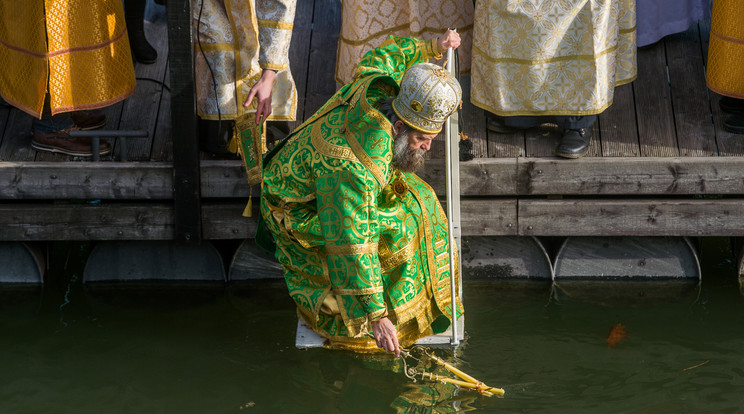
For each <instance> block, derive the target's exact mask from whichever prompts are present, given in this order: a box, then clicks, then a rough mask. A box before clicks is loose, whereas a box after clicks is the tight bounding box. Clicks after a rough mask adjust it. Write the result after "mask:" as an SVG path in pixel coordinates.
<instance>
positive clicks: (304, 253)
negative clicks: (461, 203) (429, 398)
mask: <svg viewBox="0 0 744 414" xmlns="http://www.w3.org/2000/svg"><path fill="white" fill-rule="evenodd" d="M459 43H460V38H459V36H458V35H457V34H456V33H454V32H451V31H448V32H446V33H445V34H443V35H442V36H441V37H440V39H439V40H437V39H433V41H427V42H423V41H419V40H416V39H409V38H401V37H392V36H391V38H390V39H388V40H387V41H385V42H384V43H383V44H382V45H381V46H379V47H378V48H376V49H373V50H372V51H370V52H368V53H367V54H366V55H365V56H364V58H363V59H362V61H361V62H360V63H359V67H358V70H357V75H358V76H357V77H356V80H355V81H354V82H352V83H349V84H346V85H345V86H343V87H342V88H341V89H340V90H339V91H338V92H337V93H336V94H335V95H334V96H333V97H331V99H330V100H329V101H328V102H327V103H326V104H325V105H324V106H323V107H321V108H320V109H319V110H318V112H316V113H315V114H314V115H313V116H312V117H310V118H309V119H308V120H307V121H305V123H303V124H302V125H301V126H300V127H299V128H298V129H296V130H295V131H294V132H293V133H292V134H291V135H290V136H289V137H287V139H285V140H284V141H282V142H280V143H279V144H277V146H276V147H275V148H274V149H273V150H272V152H270V153H269V154H268V155H267V158H266V160H265V162H264V174H263V177H264V180H263V190H262V193H261V221H260V224H259V232H258V233H257V236H256V239H257V241H260V240H261V237H259V235H260V234H261V229H264V228H268V231H270V233H271V235H272V236H273V239H274V241H275V242H276V250H275V254H276V258H277V259H278V261H279V263H281V265H282V268H283V269H284V275H285V280H286V282H287V287H288V289H289V294H290V296H291V297H292V299H294V301H295V303H296V304H297V311H298V315H299V316H300V318H302V320H304V321H305V322H306V323H307V324H308V325H309V326H310V327H312V328H313V329H314V330H315V331H316V332H318V333H319V334H320V335H322V336H323V337H325V338H326V339H327V340H328V341H327V345H328V346H330V347H336V348H344V349H351V350H355V351H372V350H376V349H377V347H378V346H379V347H381V348H384V349H385V350H388V351H393V352H396V354H399V353H400V345H403V346H408V345H411V344H412V343H414V342H415V341H416V340H417V339H418V338H420V337H422V336H426V335H429V334H432V333H439V332H442V331H444V330H445V329H446V328H447V327H448V326H449V325H450V318H451V315H452V306H453V303H452V299H451V297H450V282H449V280H450V271H449V241H448V237H447V219H446V217H445V216H444V212H443V211H442V207H441V206H440V204H439V201H438V199H437V196H436V194H435V193H434V192H433V190H432V189H431V187H429V186H428V185H427V184H426V183H425V182H424V181H422V180H421V179H420V178H418V177H417V176H416V174H414V172H413V171H415V170H416V169H417V168H418V167H420V166H421V164H422V163H423V160H424V158H423V157H424V153H425V152H426V151H427V150H428V149H429V148H430V145H431V140H432V139H433V138H434V137H435V136H436V135H437V133H438V132H439V131H440V130H441V128H442V125H443V123H444V121H445V119H446V118H447V117H448V116H449V115H450V114H451V113H452V112H453V111H454V110H455V109H456V108H457V106H458V104H459V103H460V99H461V90H460V85H459V83H458V82H457V81H456V80H455V79H454V78H453V77H452V76H451V75H450V74H449V73H447V72H446V71H445V70H443V69H442V68H441V67H439V66H436V65H434V64H431V63H424V62H425V61H427V60H429V59H430V58H432V57H441V56H440V55H439V53H438V52H441V51H444V50H446V48H448V47H457V46H458V45H459ZM264 226H265V227H264ZM458 270H459V269H458ZM460 306H461V305H459V303H457V304H456V308H457V309H458V310H459V311H461V308H460ZM367 335H371V336H373V337H374V338H372V337H369V336H367Z"/></svg>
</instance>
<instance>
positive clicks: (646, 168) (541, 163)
mask: <svg viewBox="0 0 744 414" xmlns="http://www.w3.org/2000/svg"><path fill="white" fill-rule="evenodd" d="M489 167H490V165H488V163H485V165H483V168H484V169H486V170H489V169H490V168H489ZM743 167H744V158H741V157H737V158H725V159H724V158H719V157H713V158H712V157H705V158H702V157H695V158H693V157H687V158H636V157H628V158H583V159H579V160H571V161H568V162H567V161H563V160H553V159H524V158H521V159H519V172H518V180H519V194H523V195H544V194H563V195H568V194H575V195H597V194H618V195H621V194H627V195H640V194H649V195H653V194H658V195H662V194H666V195H674V194H744V179H742V174H741V171H742V168H743ZM488 176H489V177H493V173H490V174H488Z"/></svg>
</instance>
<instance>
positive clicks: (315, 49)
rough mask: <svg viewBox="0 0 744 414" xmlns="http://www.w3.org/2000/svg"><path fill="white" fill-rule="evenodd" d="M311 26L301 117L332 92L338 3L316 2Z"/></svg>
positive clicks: (338, 19) (339, 11)
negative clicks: (305, 86)
mask: <svg viewBox="0 0 744 414" xmlns="http://www.w3.org/2000/svg"><path fill="white" fill-rule="evenodd" d="M312 27H313V31H312V35H311V39H310V56H309V63H308V73H307V89H306V92H305V97H306V98H305V113H304V119H307V118H309V117H310V116H311V115H312V114H314V113H315V111H317V110H318V108H320V107H321V106H322V105H323V104H324V103H325V102H326V101H327V100H328V98H330V97H331V95H333V94H334V93H335V92H336V80H335V79H334V72H333V67H334V64H333V62H335V61H336V48H337V47H338V36H339V32H340V30H341V2H337V1H327V0H323V1H316V2H315V9H314V12H313V25H312Z"/></svg>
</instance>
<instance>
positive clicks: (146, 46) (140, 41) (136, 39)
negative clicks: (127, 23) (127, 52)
mask: <svg viewBox="0 0 744 414" xmlns="http://www.w3.org/2000/svg"><path fill="white" fill-rule="evenodd" d="M127 33H129V47H130V48H131V49H132V55H134V59H135V60H136V61H137V62H139V63H143V64H145V65H149V64H151V63H155V62H156V61H157V60H158V51H157V50H155V48H154V47H152V45H151V44H150V42H148V41H147V37H145V30H144V29H143V28H142V29H140V28H136V27H133V28H131V29H130V28H127Z"/></svg>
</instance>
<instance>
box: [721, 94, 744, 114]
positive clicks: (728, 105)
mask: <svg viewBox="0 0 744 414" xmlns="http://www.w3.org/2000/svg"><path fill="white" fill-rule="evenodd" d="M718 106H720V107H721V110H722V111H723V112H728V113H730V114H744V99H736V98H732V97H730V96H724V97H723V98H721V100H720V101H718Z"/></svg>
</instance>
